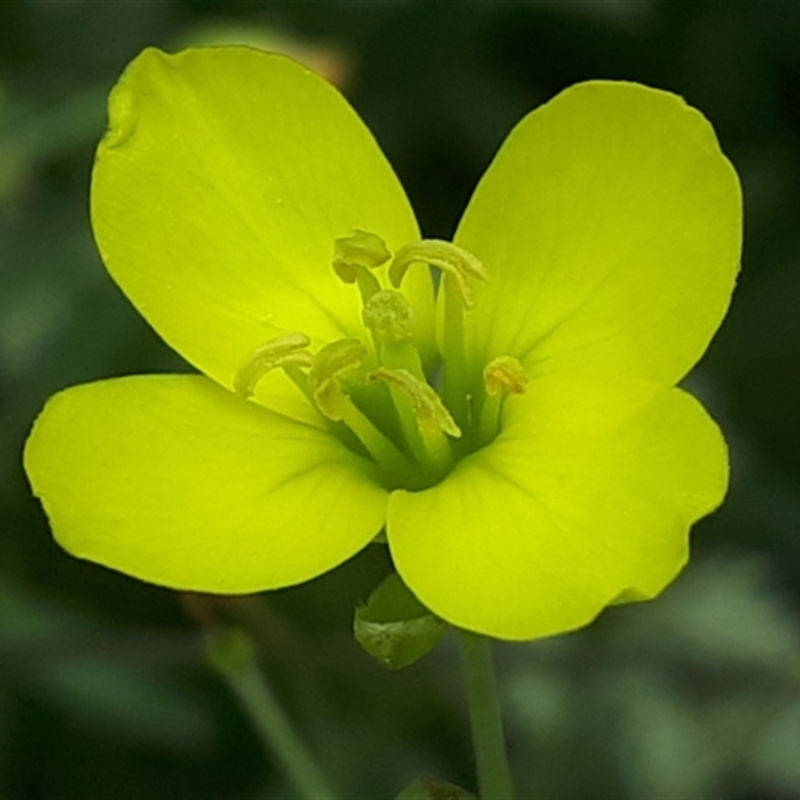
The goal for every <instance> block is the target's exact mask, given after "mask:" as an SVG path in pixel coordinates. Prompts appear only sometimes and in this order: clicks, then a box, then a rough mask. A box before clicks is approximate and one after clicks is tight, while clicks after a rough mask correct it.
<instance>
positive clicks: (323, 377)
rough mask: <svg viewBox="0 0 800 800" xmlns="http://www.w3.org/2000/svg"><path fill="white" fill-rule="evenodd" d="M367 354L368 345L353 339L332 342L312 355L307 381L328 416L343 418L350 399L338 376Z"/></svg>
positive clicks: (359, 362)
mask: <svg viewBox="0 0 800 800" xmlns="http://www.w3.org/2000/svg"><path fill="white" fill-rule="evenodd" d="M366 357H367V348H366V347H364V345H363V344H361V342H359V341H357V340H356V339H340V340H339V341H337V342H331V343H330V344H328V345H325V347H323V348H322V350H320V351H319V352H318V353H317V354H316V356H314V360H313V363H312V365H311V371H310V372H309V373H308V384H309V387H310V389H311V391H312V392H313V394H314V400H315V401H316V403H317V407H318V408H319V410H320V411H321V412H322V413H323V414H324V415H325V416H326V417H328V419H332V420H334V421H337V422H338V421H339V420H341V419H343V418H344V413H345V404H349V403H350V402H351V401H350V399H349V398H348V397H347V395H346V394H345V392H344V391H343V390H342V388H341V384H340V382H339V378H340V377H341V376H342V375H344V374H346V373H348V372H350V371H352V370H354V369H356V368H357V367H359V366H360V365H361V364H362V362H363V361H364V359H365V358H366Z"/></svg>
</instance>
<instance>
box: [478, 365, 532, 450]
mask: <svg viewBox="0 0 800 800" xmlns="http://www.w3.org/2000/svg"><path fill="white" fill-rule="evenodd" d="M483 386H484V389H485V390H486V396H485V397H484V398H483V407H482V408H481V414H480V423H479V426H478V441H479V443H480V444H486V443H487V442H490V441H491V440H492V439H493V438H494V437H495V436H496V435H497V434H498V432H499V430H500V419H501V412H502V410H503V403H504V402H505V399H506V397H507V396H508V395H509V394H525V391H526V390H527V388H528V374H527V373H526V372H525V367H523V366H522V364H521V363H520V362H519V361H518V360H517V359H516V358H514V356H497V357H496V358H493V359H492V360H491V361H490V362H489V363H488V364H487V365H486V366H485V367H484V369H483Z"/></svg>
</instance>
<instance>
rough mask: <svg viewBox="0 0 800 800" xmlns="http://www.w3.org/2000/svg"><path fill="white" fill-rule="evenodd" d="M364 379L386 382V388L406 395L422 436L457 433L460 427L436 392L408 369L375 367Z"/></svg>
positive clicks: (454, 435)
mask: <svg viewBox="0 0 800 800" xmlns="http://www.w3.org/2000/svg"><path fill="white" fill-rule="evenodd" d="M367 380H370V381H381V382H382V383H386V384H387V385H388V386H389V387H390V388H396V389H399V390H400V391H401V392H402V393H403V394H404V395H405V396H406V397H407V398H408V400H409V402H410V403H411V407H412V409H413V410H414V416H415V417H416V419H417V424H418V425H419V430H420V433H421V434H422V435H423V437H425V435H426V434H428V433H434V432H436V433H438V432H442V433H446V434H447V435H448V436H452V437H453V438H456V439H457V438H459V437H460V436H461V429H460V428H459V427H458V425H456V422H455V420H454V419H453V417H452V416H451V415H450V412H449V411H448V410H447V407H446V406H445V404H444V403H443V402H442V399H441V398H440V397H439V395H438V394H436V392H435V391H434V390H433V388H432V387H431V386H429V385H428V384H427V383H425V381H421V380H419V378H416V377H414V375H412V374H411V373H410V372H409V371H408V370H405V369H385V368H384V367H379V368H378V369H376V370H373V371H372V372H370V373H369V375H367Z"/></svg>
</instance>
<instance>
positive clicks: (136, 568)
mask: <svg viewBox="0 0 800 800" xmlns="http://www.w3.org/2000/svg"><path fill="white" fill-rule="evenodd" d="M109 109H110V129H109V132H108V134H107V135H106V137H105V139H104V140H103V142H102V143H101V145H100V148H99V152H98V155H97V162H96V165H95V169H94V175H93V183H92V222H93V226H94V231H95V236H96V239H97V243H98V246H99V249H100V252H101V254H102V256H103V259H104V261H105V264H106V266H107V268H108V270H109V272H110V273H111V275H112V276H113V278H114V280H115V281H116V282H117V283H118V284H119V285H120V287H121V288H122V290H123V291H124V292H125V294H126V295H127V296H128V297H129V298H130V300H131V301H132V302H133V303H134V304H135V305H136V307H137V308H138V309H139V311H140V312H141V313H142V314H143V316H144V317H145V318H146V319H147V320H148V321H149V322H150V323H151V324H152V325H153V327H154V328H155V329H156V330H157V331H158V332H159V333H160V334H161V336H162V337H163V338H164V339H165V340H166V341H167V342H168V343H169V344H170V345H171V346H172V347H173V348H175V350H177V351H178V352H179V353H181V355H183V356H184V357H185V358H186V359H188V361H190V362H191V363H192V364H193V365H194V366H196V367H197V368H198V369H199V370H200V372H202V373H203V374H202V375H149V376H138V377H127V378H119V379H114V380H107V381H101V382H98V383H93V384H89V385H85V386H77V387H74V388H71V389H68V390H66V391H64V392H62V393H60V394H58V395H56V396H55V397H53V398H52V399H51V400H50V401H49V402H48V404H47V405H46V407H45V409H44V411H43V412H42V414H41V416H40V417H39V419H38V420H37V422H36V424H35V426H34V429H33V432H32V434H31V436H30V439H29V441H28V444H27V449H26V454H25V463H26V468H27V471H28V475H29V476H30V480H31V483H32V485H33V488H34V491H35V493H36V494H37V495H38V496H39V497H40V498H41V500H42V502H43V504H44V508H45V510H46V512H47V514H48V516H49V518H50V521H51V523H52V527H53V531H54V533H55V536H56V537H57V539H58V541H59V542H60V543H61V544H62V545H63V546H64V547H65V548H66V549H67V550H69V551H70V552H72V553H74V554H75V555H77V556H79V557H82V558H88V559H91V560H93V561H96V562H99V563H101V564H105V565H108V566H111V567H114V568H116V569H119V570H122V571H124V572H126V573H128V574H131V575H134V576H137V577H139V578H142V579H144V580H147V581H152V582H154V583H158V584H162V585H165V586H171V587H175V588H179V589H193V590H200V591H208V592H218V593H228V592H230V593H241V592H253V591H259V590H263V589H273V588H277V587H282V586H288V585H291V584H296V583H299V582H301V581H306V580H308V579H310V578H313V577H315V576H317V575H320V574H321V573H323V572H325V571H327V570H330V569H332V568H333V567H335V566H336V565H337V564H340V563H341V562H343V561H344V560H345V559H347V558H349V557H350V556H352V555H353V554H355V553H357V552H358V551H359V550H361V549H362V548H363V547H365V546H366V545H367V544H368V543H369V542H371V541H372V540H373V539H375V537H376V536H377V535H378V534H379V533H380V531H381V530H382V529H385V538H386V541H387V543H388V547H389V550H390V552H391V556H392V559H393V561H394V564H395V566H396V568H397V570H398V572H399V574H400V575H401V576H402V578H403V579H404V581H405V582H406V583H407V584H408V586H409V587H410V588H411V590H412V591H413V592H414V593H415V594H416V595H417V596H418V597H419V599H420V600H421V601H422V602H423V603H425V604H426V605H427V606H428V607H429V608H430V609H431V610H432V611H433V612H435V613H436V614H438V615H440V616H441V617H443V618H444V619H445V620H447V621H449V622H451V623H453V624H455V625H458V626H462V627H464V628H468V629H471V630H474V631H478V632H482V633H486V634H489V635H493V636H496V637H500V638H506V639H529V638H534V637H538V636H545V635H548V634H553V633H557V632H560V631H567V630H571V629H574V628H577V627H579V626H581V625H584V624H586V623H588V622H590V621H591V620H592V619H593V618H594V617H595V616H596V615H597V614H598V613H599V612H600V611H601V609H603V608H604V607H605V606H606V605H608V604H610V603H614V602H619V601H622V600H633V599H643V598H650V597H653V596H654V595H656V594H658V593H659V592H660V591H661V590H662V589H663V588H664V587H665V586H666V585H667V584H668V583H669V582H670V581H671V580H672V579H673V578H674V577H675V575H676V574H677V573H678V571H679V570H680V569H681V567H682V565H683V564H684V563H685V561H686V558H687V552H688V532H689V528H690V526H691V524H692V523H693V522H694V521H696V520H697V519H699V518H700V517H702V516H703V515H705V514H707V513H709V512H710V511H711V510H712V509H713V508H715V507H716V506H717V505H718V504H719V503H720V502H721V500H722V498H723V495H724V493H725V491H726V486H727V480H728V459H727V452H726V447H725V443H724V441H723V438H722V436H721V435H720V432H719V430H718V428H717V426H716V425H715V424H714V422H713V421H712V420H711V419H710V417H709V416H708V415H707V413H706V412H705V410H704V409H703V408H702V406H701V405H700V404H699V403H698V402H697V401H696V400H695V399H694V398H692V397H691V396H690V395H688V394H686V393H685V392H683V391H682V390H680V389H678V388H675V384H676V383H677V382H678V381H680V380H681V379H682V378H683V377H684V375H685V374H686V373H687V371H688V370H689V369H690V368H691V367H692V366H693V365H694V364H695V362H696V361H697V360H698V358H699V357H700V355H701V354H702V353H703V351H704V349H705V348H706V346H707V344H708V342H709V340H710V338H711V336H712V335H713V333H714V331H715V330H716V329H717V327H718V326H719V324H720V321H721V319H722V317H723V315H724V314H725V311H726V309H727V306H728V303H729V300H730V295H731V291H732V289H733V284H734V281H735V276H736V272H737V269H738V263H739V255H740V245H741V216H742V215H741V195H740V190H739V184H738V181H737V178H736V174H735V172H734V170H733V168H732V167H731V165H730V164H729V162H728V161H727V159H726V158H725V157H724V156H723V155H722V153H721V151H720V149H719V145H718V143H717V141H716V138H715V136H714V133H713V131H712V129H711V127H710V125H709V124H708V123H707V122H706V120H705V119H704V118H703V117H702V115H701V114H699V113H698V112H697V111H696V110H694V109H692V108H690V107H688V106H687V105H686V104H685V103H684V102H683V101H682V100H681V99H680V98H679V97H676V96H674V95H672V94H669V93H667V92H663V91H658V90H654V89H650V88H646V87H643V86H640V85H636V84H632V83H617V82H608V81H593V82H589V83H583V84H579V85H577V86H574V87H572V88H570V89H568V90H566V91H564V92H562V93H561V94H560V95H558V96H557V97H556V98H555V99H553V100H552V101H551V102H549V103H547V104H546V105H544V106H542V107H541V108H539V109H538V110H536V111H534V112H533V113H531V114H530V115H528V116H527V117H525V118H524V119H523V120H522V121H521V122H520V123H519V124H518V125H517V126H516V128H515V129H514V130H513V131H512V133H511V134H510V135H509V137H508V139H507V140H506V142H505V143H504V144H503V146H502V147H501V149H500V151H499V152H498V154H497V155H496V157H495V159H494V161H493V162H492V164H491V166H490V167H489V169H488V171H487V172H486V174H485V176H484V177H483V179H482V180H481V182H480V183H479V185H478V187H477V189H476V190H475V193H474V195H473V197H472V199H471V201H470V203H469V206H468V208H467V210H466V212H465V214H464V217H463V219H462V220H461V223H460V225H459V226H458V230H457V232H456V235H455V238H454V242H453V243H450V242H443V241H438V240H425V239H422V238H421V237H420V233H419V230H418V228H417V223H416V221H415V218H414V214H413V212H412V210H411V207H410V205H409V202H408V200H407V198H406V195H405V194H404V192H403V189H402V188H401V186H400V184H399V182H398V180H397V178H396V176H395V174H394V172H393V171H392V169H391V167H390V166H389V164H388V163H387V161H386V160H385V158H384V156H383V155H382V153H381V151H380V150H379V148H378V146H377V145H376V143H375V141H374V140H373V138H372V136H371V134H370V133H369V131H368V130H367V129H366V127H365V126H364V125H363V123H362V122H361V121H360V120H359V118H358V117H357V116H356V114H355V113H354V112H353V110H352V109H351V108H350V106H349V105H348V104H347V102H346V101H345V100H344V99H343V98H342V97H341V96H340V95H339V94H338V93H337V91H336V90H335V89H333V88H332V87H331V86H329V85H328V84H327V83H325V82H324V81H323V80H322V79H321V78H319V77H318V76H316V75H314V74H313V73H311V72H309V71H308V70H307V69H305V68H303V67H302V66H300V65H298V64H296V63H294V62H292V61H291V60H289V59H286V58H284V57H281V56H276V55H269V54H265V53H261V52H258V51H255V50H250V49H247V48H209V49H196V50H188V51H186V52H183V53H181V54H178V55H174V56H173V55H165V54H164V53H161V52H159V51H157V50H147V51H145V52H144V53H143V54H142V55H140V56H139V57H138V58H137V59H136V60H135V61H134V62H133V64H132V65H131V66H130V67H129V68H128V69H127V71H126V72H125V73H124V75H123V76H122V78H121V80H120V81H119V83H118V85H117V86H116V88H115V89H114V91H113V93H112V95H111V98H110V102H109ZM432 268H433V269H432ZM434 274H435V276H436V277H437V278H438V280H436V279H435V278H434Z"/></svg>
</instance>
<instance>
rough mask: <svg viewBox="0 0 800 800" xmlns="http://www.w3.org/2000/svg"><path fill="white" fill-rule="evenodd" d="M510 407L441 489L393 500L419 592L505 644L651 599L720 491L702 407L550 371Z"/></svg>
mask: <svg viewBox="0 0 800 800" xmlns="http://www.w3.org/2000/svg"><path fill="white" fill-rule="evenodd" d="M505 412H506V413H505V417H504V428H503V430H502V432H501V434H500V436H499V437H498V438H497V439H496V440H495V441H494V442H493V443H492V444H490V445H489V446H488V447H486V448H485V449H484V450H481V451H478V452H476V453H474V454H473V455H471V456H469V457H467V458H465V459H464V460H463V461H461V462H460V463H459V464H457V466H456V468H455V470H454V472H453V473H452V474H451V475H450V476H448V478H446V479H445V480H444V481H443V482H442V483H441V484H439V485H437V486H435V487H433V488H431V489H428V490H425V491H422V492H417V493H411V492H395V493H394V494H393V495H392V496H391V498H390V501H389V511H388V520H387V536H388V540H389V544H390V547H391V551H392V556H393V558H394V561H395V564H396V567H397V570H398V572H399V573H400V575H401V576H402V577H403V580H405V582H406V583H407V584H408V586H409V588H410V589H411V590H412V591H413V592H414V594H415V595H416V596H417V597H419V599H420V601H421V602H422V603H424V604H425V605H426V606H427V607H428V608H430V609H431V611H433V612H434V613H435V614H438V615H439V616H441V617H443V618H444V619H445V620H447V621H448V622H450V623H452V624H454V625H459V626H462V627H464V628H468V629H471V630H474V631H478V632H481V633H485V634H489V635H491V636H495V637H498V638H503V639H533V638H537V637H540V636H547V635H550V634H555V633H560V632H563V631H568V630H572V629H574V628H578V627H580V626H582V625H585V624H587V623H589V622H590V621H591V620H592V619H594V617H595V616H596V615H597V614H598V613H599V612H600V611H601V610H602V609H603V608H604V607H605V606H606V605H608V604H609V603H611V602H613V601H614V600H615V599H617V598H618V597H620V596H621V595H622V594H623V593H625V595H626V597H632V596H636V597H640V598H645V597H653V596H655V595H656V594H658V593H659V592H660V591H661V590H662V589H663V588H664V587H665V586H666V585H667V584H668V583H669V582H670V581H671V580H672V579H673V578H674V577H675V575H676V574H677V573H678V571H679V570H680V569H681V567H682V565H683V564H684V562H685V561H686V558H687V552H688V550H687V548H688V543H687V538H688V537H687V534H688V531H689V527H690V525H691V524H692V523H693V522H694V521H695V520H697V519H698V518H700V517H702V516H703V515H705V514H707V513H708V512H709V511H711V510H712V509H713V508H715V507H716V506H717V505H718V504H719V503H720V502H721V500H722V497H723V495H724V493H725V490H726V486H727V477H728V460H727V451H726V447H725V443H724V441H723V439H722V437H721V435H720V433H719V430H718V429H717V427H716V425H715V424H714V422H713V421H712V420H711V419H710V417H709V416H708V415H707V413H706V412H705V410H704V409H703V408H702V406H701V405H700V404H699V403H698V402H697V401H696V400H694V398H692V397H691V396H690V395H688V394H685V393H684V392H682V391H681V390H679V389H671V388H669V389H665V388H662V387H659V386H658V385H656V384H654V383H651V382H646V381H641V380H638V379H631V378H623V377H617V378H612V379H609V380H606V381H599V380H597V379H588V378H585V377H580V378H579V377H576V376H574V377H572V378H568V379H567V378H561V377H556V376H551V377H547V378H540V379H538V380H535V381H532V382H531V385H530V387H529V391H528V393H527V394H526V395H522V396H515V397H512V398H509V400H508V403H507V406H506V409H505Z"/></svg>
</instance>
